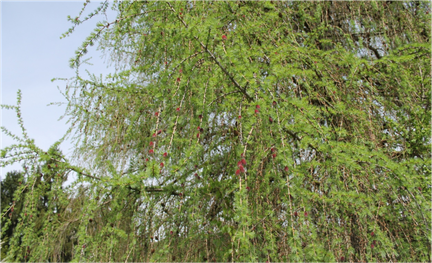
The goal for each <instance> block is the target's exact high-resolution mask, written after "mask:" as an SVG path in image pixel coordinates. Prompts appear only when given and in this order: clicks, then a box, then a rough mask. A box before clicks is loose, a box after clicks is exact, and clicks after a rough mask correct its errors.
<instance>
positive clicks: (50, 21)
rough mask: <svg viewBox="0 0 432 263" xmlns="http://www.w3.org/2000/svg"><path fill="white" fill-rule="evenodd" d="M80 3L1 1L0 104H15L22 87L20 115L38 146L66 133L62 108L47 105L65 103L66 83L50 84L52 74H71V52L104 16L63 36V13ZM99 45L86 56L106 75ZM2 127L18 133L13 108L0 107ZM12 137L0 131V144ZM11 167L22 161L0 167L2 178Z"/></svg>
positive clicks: (91, 7)
mask: <svg viewBox="0 0 432 263" xmlns="http://www.w3.org/2000/svg"><path fill="white" fill-rule="evenodd" d="M83 3H84V1H70V2H66V1H64V2H63V1H44V2H41V1H25V2H24V1H23V2H20V1H1V2H0V8H1V22H0V23H1V31H0V32H1V53H0V58H1V65H0V67H1V76H0V77H1V82H0V83H1V94H0V97H1V104H9V105H16V94H17V91H18V89H20V90H21V91H22V102H21V107H22V109H21V110H22V117H23V120H24V126H25V127H26V128H27V133H28V135H29V137H30V138H33V139H35V143H36V145H37V146H38V147H40V148H42V149H44V150H48V148H49V147H50V146H51V145H52V144H53V143H54V142H56V141H57V140H58V139H60V138H61V137H62V136H63V135H64V134H65V132H66V130H67V128H68V127H67V126H66V123H65V122H66V120H64V119H63V120H61V121H58V119H59V117H60V116H61V115H62V114H63V113H64V110H65V106H61V107H59V106H47V104H49V103H51V102H64V101H65V99H64V98H63V96H62V95H61V94H60V92H59V91H58V89H57V86H59V87H60V88H61V89H63V88H64V86H65V85H66V83H65V82H64V81H55V82H51V79H53V78H71V77H73V76H74V70H73V69H71V68H70V67H69V59H70V58H72V57H73V56H74V52H75V50H77V48H78V47H79V46H80V45H81V44H82V42H83V41H84V40H85V38H86V37H87V36H88V35H89V34H90V33H91V32H92V31H93V29H94V28H95V25H96V23H97V22H99V21H103V20H105V19H106V18H105V17H102V16H97V17H94V18H93V19H92V20H90V21H87V22H85V23H83V24H81V25H79V26H78V27H77V28H76V29H75V31H74V32H73V33H72V34H71V35H70V36H69V37H66V38H63V39H60V36H61V35H62V34H63V33H64V32H66V31H67V30H68V29H69V28H70V27H71V26H72V24H71V23H70V22H69V21H67V16H68V15H70V16H71V17H76V16H77V15H78V14H79V12H80V11H81V9H82V7H83ZM99 4H100V2H93V1H92V2H91V3H90V4H89V5H87V7H86V11H85V12H84V16H85V15H86V14H88V13H90V11H93V10H94V9H95V8H96V7H98V6H99ZM109 11H110V10H109ZM108 15H109V17H108V20H110V19H114V15H115V14H114V13H113V12H112V11H111V12H110V13H108ZM96 47H97V44H95V45H94V46H93V47H91V48H89V50H88V51H89V52H88V53H87V57H93V59H92V60H91V61H90V62H92V63H93V64H94V65H93V66H87V67H86V68H87V69H89V71H90V72H91V73H95V74H97V75H99V74H101V73H102V74H103V75H106V74H108V73H109V72H110V71H111V72H112V69H107V66H106V65H105V64H104V60H103V59H101V53H100V52H99V51H97V50H96ZM1 126H5V127H6V128H7V129H9V130H10V131H11V132H13V133H14V134H16V135H18V136H20V137H22V135H21V130H20V128H19V126H18V123H17V118H16V113H15V112H14V111H11V110H2V111H1ZM13 143H14V141H13V140H12V139H11V138H10V137H8V136H6V135H4V134H2V135H1V144H0V145H1V148H4V147H7V146H9V145H11V144H13ZM70 148H71V144H70V143H68V142H66V143H63V144H62V145H61V150H62V151H63V153H64V154H66V156H68V153H70V151H71V149H70ZM11 170H22V168H21V165H20V164H15V165H13V166H10V167H6V168H2V169H1V173H0V176H1V178H2V179H3V178H4V176H5V175H6V173H7V172H9V171H11Z"/></svg>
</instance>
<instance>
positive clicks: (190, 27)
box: [2, 1, 431, 262]
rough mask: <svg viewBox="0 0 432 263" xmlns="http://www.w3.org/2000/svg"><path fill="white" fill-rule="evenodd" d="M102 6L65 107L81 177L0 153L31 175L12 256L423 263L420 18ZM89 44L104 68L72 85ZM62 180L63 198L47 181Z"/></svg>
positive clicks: (54, 157)
mask: <svg viewBox="0 0 432 263" xmlns="http://www.w3.org/2000/svg"><path fill="white" fill-rule="evenodd" d="M107 7H108V6H107V2H104V3H102V4H101V6H100V7H99V8H98V9H97V10H96V11H95V12H94V13H92V14H91V15H90V16H89V18H90V17H93V16H94V14H97V13H99V12H101V13H103V12H104V10H106V8H107ZM112 8H114V10H116V11H118V16H117V18H116V19H115V21H111V22H106V21H104V22H101V23H99V24H98V25H97V28H96V29H95V32H94V33H92V34H91V35H90V36H89V38H87V39H86V40H85V41H84V43H83V45H82V46H81V47H80V48H79V49H78V50H77V52H76V54H77V56H76V57H75V58H72V59H71V66H72V67H75V68H76V72H77V75H76V77H75V78H72V79H70V80H69V82H68V85H67V87H66V90H65V92H64V95H65V96H66V98H67V100H68V102H69V104H68V108H67V111H66V113H65V116H66V117H68V118H69V123H70V124H71V128H70V130H69V131H68V134H67V135H73V138H74V140H75V143H76V147H75V158H77V159H78V160H79V161H80V164H81V165H79V166H73V165H71V163H70V161H68V160H66V159H65V158H64V157H62V156H61V154H59V153H58V152H57V151H56V150H55V147H53V148H52V149H51V150H50V151H48V152H47V153H44V152H43V151H42V150H40V149H38V148H37V147H36V146H35V145H34V142H33V141H32V140H30V139H28V137H27V135H26V133H25V130H24V127H23V126H22V129H23V136H24V138H23V139H21V138H19V137H17V136H15V137H14V138H16V139H17V141H18V142H20V144H18V145H15V146H13V147H9V148H5V149H3V150H2V165H8V164H10V163H12V162H15V161H18V160H19V159H14V158H15V156H19V155H20V154H22V156H23V157H22V158H23V159H25V160H29V161H31V165H29V167H31V168H30V170H29V177H28V180H27V183H26V186H23V187H27V188H29V187H30V186H32V185H33V184H34V185H35V187H34V188H31V189H32V192H31V194H30V192H28V193H27V194H25V196H24V197H22V198H24V199H23V200H25V201H24V203H25V204H28V206H26V208H25V209H28V211H29V212H31V213H33V214H34V215H35V218H34V219H27V218H23V219H22V226H20V227H18V228H17V229H16V230H15V232H16V231H18V232H22V233H23V234H22V236H18V235H15V236H14V238H13V239H12V240H11V242H12V244H13V245H12V246H11V249H10V250H9V251H8V255H9V256H10V258H13V259H14V260H15V261H22V260H23V259H25V257H26V256H28V260H32V261H44V260H61V261H105V262H111V261H116V262H120V261H135V262H138V261H140V262H142V261H218V262H222V261H296V262H298V261H345V260H350V261H429V260H430V259H431V249H430V247H431V242H430V225H431V215H430V207H431V202H430V200H431V184H430V180H431V177H430V173H431V169H430V161H431V159H430V155H431V151H430V144H431V141H430V134H431V129H430V120H431V112H430V108H431V86H430V83H431V78H430V72H431V64H430V60H431V55H430V54H431V49H430V43H429V41H430V33H431V28H430V16H429V15H428V13H427V12H429V10H430V4H429V3H427V2H319V3H318V2H316V3H312V2H262V1H251V2H248V1H246V2H245V1H234V2H232V1H226V2H223V1H215V2H153V1H149V2H147V1H122V2H117V1H116V2H114V3H112ZM84 20H85V19H84ZM72 21H73V23H74V25H73V27H72V29H70V30H69V31H68V32H72V31H73V29H74V27H75V26H76V24H79V23H81V21H83V20H81V21H80V20H78V21H79V22H77V20H76V19H75V20H72ZM97 41H98V42H99V48H100V49H102V50H104V52H106V54H109V55H110V58H111V61H112V62H113V63H114V64H115V65H116V68H117V71H116V72H114V73H113V74H111V75H108V76H106V77H105V78H103V77H97V76H94V75H91V74H89V77H88V79H86V78H84V77H83V76H82V75H81V74H80V71H79V69H80V68H79V66H80V65H81V64H82V63H84V62H85V61H86V60H85V59H84V54H85V53H86V50H87V47H88V46H89V45H93V44H94V43H96V42H97ZM18 98H19V101H20V94H19V97H18ZM3 107H4V108H8V109H15V110H16V111H17V113H18V112H19V104H18V106H3ZM18 118H19V120H21V119H20V115H19V114H18ZM2 129H3V130H4V131H7V130H6V129H5V128H2ZM7 134H9V135H11V136H14V135H12V134H10V133H7ZM60 142H61V141H60ZM60 142H59V143H60ZM19 149H25V150H26V151H25V152H17V151H19ZM165 153H166V154H165ZM54 164H56V165H57V166H55V169H54V170H53V165H54ZM48 165H49V166H50V167H51V168H50V167H48ZM73 171H75V172H76V173H77V174H78V179H77V180H76V181H75V182H73V184H72V186H71V187H70V189H63V188H62V186H61V183H62V182H63V181H64V179H58V177H55V176H54V175H55V174H58V173H60V174H64V175H65V176H66V175H67V174H68V173H70V172H73ZM40 173H42V174H43V175H42V176H40ZM54 178H57V179H54ZM61 178H63V177H61ZM29 189H30V188H29ZM17 198H18V196H17ZM57 200H61V201H57ZM26 211H27V210H26ZM57 211H61V212H57ZM54 214H59V216H57V217H55V216H54ZM48 229H50V231H49V232H48V234H46V233H47V232H44V231H43V230H48ZM44 233H45V234H44ZM44 235H47V236H46V237H45V236H44ZM36 239H40V240H43V242H39V243H35V242H31V240H36Z"/></svg>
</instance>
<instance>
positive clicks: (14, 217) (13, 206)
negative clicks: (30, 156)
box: [1, 171, 25, 258]
mask: <svg viewBox="0 0 432 263" xmlns="http://www.w3.org/2000/svg"><path fill="white" fill-rule="evenodd" d="M22 183H25V182H24V176H23V173H22V172H19V171H12V172H8V173H7V174H6V177H5V178H4V179H3V180H2V181H1V208H2V226H3V227H4V226H5V225H6V224H8V227H7V230H6V231H5V232H3V233H2V238H1V239H2V241H4V243H3V244H2V250H1V257H2V258H4V257H6V254H7V251H8V247H9V240H10V238H11V237H12V235H13V230H14V229H15V227H16V225H17V224H18V217H19V215H20V213H21V210H22V202H18V203H16V202H15V201H14V199H13V197H14V193H15V190H16V189H17V188H18V187H19V185H21V184H22Z"/></svg>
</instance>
